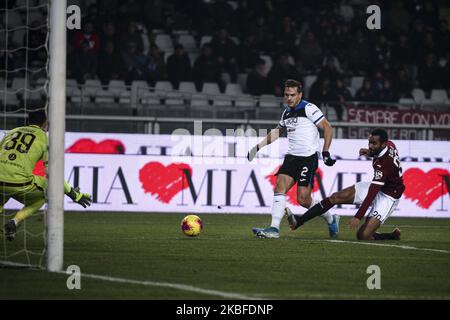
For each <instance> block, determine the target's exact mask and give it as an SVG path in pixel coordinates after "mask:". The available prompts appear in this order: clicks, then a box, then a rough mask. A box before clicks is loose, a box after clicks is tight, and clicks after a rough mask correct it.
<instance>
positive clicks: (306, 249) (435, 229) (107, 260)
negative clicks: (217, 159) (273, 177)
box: [0, 213, 450, 299]
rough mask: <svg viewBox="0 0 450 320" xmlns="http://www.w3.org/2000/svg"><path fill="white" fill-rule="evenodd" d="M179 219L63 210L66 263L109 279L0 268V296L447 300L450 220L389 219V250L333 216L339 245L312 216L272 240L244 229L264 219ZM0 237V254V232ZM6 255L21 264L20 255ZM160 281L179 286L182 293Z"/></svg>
mask: <svg viewBox="0 0 450 320" xmlns="http://www.w3.org/2000/svg"><path fill="white" fill-rule="evenodd" d="M182 217H183V215H180V214H140V213H126V214H125V213H124V214H119V213H66V215H65V245H64V250H65V251H64V266H65V268H67V266H69V265H78V266H79V267H80V268H81V272H82V274H91V275H99V276H107V277H111V279H110V280H111V281H104V280H100V279H93V278H88V277H82V278H81V290H68V289H67V286H66V281H67V277H68V276H67V275H65V274H55V273H48V272H45V271H41V270H30V269H28V268H20V267H5V266H0V299H223V298H227V297H229V298H231V299H234V298H236V297H241V296H243V297H249V298H265V299H450V220H449V219H445V220H444V219H398V218H391V219H389V220H388V221H387V223H386V224H387V225H386V226H383V227H382V231H384V232H390V231H391V230H392V229H393V228H394V226H399V227H400V228H401V230H402V240H401V241H385V242H377V243H383V244H386V245H394V247H391V246H371V245H365V244H361V243H355V242H356V240H355V234H354V232H353V231H350V230H349V229H348V228H347V227H346V226H345V222H346V221H348V218H342V219H341V235H340V240H343V242H329V241H327V240H328V231H327V228H326V224H325V222H324V221H323V220H322V219H320V218H319V219H316V220H314V221H311V223H309V224H307V225H306V226H304V227H302V229H301V230H297V231H290V230H289V228H288V226H287V223H286V222H285V221H284V222H283V225H282V233H281V238H280V239H257V238H255V236H254V235H253V234H252V232H251V228H252V227H253V226H265V225H267V223H269V222H270V217H269V216H267V215H226V214H224V215H207V214H205V215H201V218H202V219H203V222H204V231H203V233H202V234H201V235H200V237H198V238H188V237H186V236H184V235H183V234H182V233H181V231H180V227H179V224H180V221H181V219H182ZM40 228H42V217H39V216H37V217H32V218H31V219H30V220H29V221H28V225H27V229H28V230H30V231H32V232H36V233H37V232H38V231H39V229H40ZM22 232H23V228H22ZM0 241H1V243H2V247H3V248H2V249H0V250H2V251H0V252H1V253H2V254H4V250H5V247H4V245H3V244H5V243H6V242H4V241H3V235H0ZM23 241H24V240H23V234H22V233H19V235H18V238H17V239H16V240H15V241H14V242H12V243H6V249H7V250H8V254H10V253H11V252H14V251H17V250H20V249H21V248H22V247H23ZM42 242H43V241H42V238H41V237H35V238H29V237H27V248H28V249H32V250H36V251H39V250H40V248H41V246H42ZM400 246H401V247H400ZM408 247H413V248H409V249H408ZM414 248H417V249H419V250H416V249H414ZM422 249H439V250H442V251H428V250H422ZM0 260H4V259H3V257H1V258H0ZM14 260H15V261H20V262H24V261H25V259H24V254H19V255H18V256H16V257H15V258H14ZM31 262H32V263H37V262H38V258H37V257H34V256H33V257H32V261H31ZM370 265H377V266H379V267H380V269H381V289H380V290H369V289H368V288H367V286H366V282H367V278H368V277H369V276H370V274H367V272H366V271H367V267H368V266H370ZM117 278H121V279H128V280H134V281H137V282H135V283H127V282H125V283H121V282H117ZM144 281H147V282H148V283H147V285H144V284H143V282H144ZM161 283H171V284H178V285H188V286H190V287H189V289H188V290H191V291H185V290H180V289H177V288H178V287H177V288H169V287H167V286H166V285H164V284H163V286H158V285H160V284H161ZM193 288H194V289H193ZM197 289H199V290H200V291H198V290H197ZM202 289H203V290H214V292H213V293H209V292H206V291H201V290H202ZM217 292H218V293H217ZM227 294H235V295H236V296H227Z"/></svg>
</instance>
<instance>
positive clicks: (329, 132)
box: [317, 119, 336, 166]
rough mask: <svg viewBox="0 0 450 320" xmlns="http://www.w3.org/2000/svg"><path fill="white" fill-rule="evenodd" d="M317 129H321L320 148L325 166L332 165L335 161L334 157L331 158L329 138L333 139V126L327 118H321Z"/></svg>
mask: <svg viewBox="0 0 450 320" xmlns="http://www.w3.org/2000/svg"><path fill="white" fill-rule="evenodd" d="M317 127H318V128H319V129H322V130H323V140H324V143H323V148H322V157H323V161H324V163H325V164H326V165H327V166H332V165H334V164H335V163H336V159H332V158H331V155H330V151H329V149H330V146H331V140H333V127H332V126H331V124H330V123H329V122H328V120H327V119H323V120H322V121H320V122H319V123H318V124H317Z"/></svg>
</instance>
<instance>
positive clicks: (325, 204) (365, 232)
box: [285, 129, 405, 240]
mask: <svg viewBox="0 0 450 320" xmlns="http://www.w3.org/2000/svg"><path fill="white" fill-rule="evenodd" d="M359 154H360V155H366V156H369V157H373V163H372V166H373V169H374V177H373V180H372V181H371V182H358V183H356V184H355V185H353V186H351V187H348V188H345V189H343V190H341V191H339V192H335V193H333V194H332V195H331V197H328V198H325V199H324V200H322V201H321V202H320V203H319V204H317V205H315V206H314V207H312V208H311V209H309V210H308V211H307V212H306V213H305V214H304V215H294V214H292V212H291V211H290V210H289V208H286V210H285V213H286V216H287V218H288V222H289V226H290V227H291V229H292V230H295V229H297V228H298V227H300V226H301V225H303V224H304V223H305V222H306V221H309V220H311V219H312V218H314V217H316V216H318V215H321V214H322V213H323V212H326V211H328V210H330V209H331V208H332V207H333V206H335V205H337V204H360V205H361V206H360V207H359V209H358V211H357V212H356V214H355V216H354V217H353V218H352V219H351V220H350V221H349V222H348V223H347V224H349V225H350V228H352V229H356V228H358V226H359V224H360V222H361V219H362V217H364V215H365V214H366V211H367V209H368V208H369V206H370V205H372V210H371V211H370V213H369V215H368V217H367V218H366V221H365V222H364V224H363V225H362V226H361V228H359V230H358V233H357V235H356V236H357V238H358V239H359V240H400V230H399V229H397V228H396V229H394V231H392V232H391V233H378V232H376V230H377V229H378V228H379V227H380V226H381V225H382V224H383V223H384V222H385V221H386V219H387V218H388V217H389V216H390V215H391V214H392V212H393V211H394V209H395V208H396V207H397V205H398V202H399V199H400V197H401V196H402V194H403V191H404V190H405V186H404V184H403V179H402V167H401V165H400V159H399V155H398V151H397V148H396V147H395V144H394V143H393V142H392V141H389V139H388V134H387V132H386V131H385V130H383V129H375V130H373V131H372V132H371V134H370V137H369V148H368V149H365V148H362V149H360V150H359Z"/></svg>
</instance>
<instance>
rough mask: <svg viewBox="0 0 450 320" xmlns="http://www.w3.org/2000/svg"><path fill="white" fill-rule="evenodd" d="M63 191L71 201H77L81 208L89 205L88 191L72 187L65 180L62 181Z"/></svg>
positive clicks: (89, 196) (90, 200)
mask: <svg viewBox="0 0 450 320" xmlns="http://www.w3.org/2000/svg"><path fill="white" fill-rule="evenodd" d="M64 193H65V194H66V195H67V196H68V197H69V198H70V199H72V201H73V202H76V203H78V204H79V205H80V206H82V207H83V208H86V207H89V206H90V205H91V202H92V199H91V195H90V194H88V193H82V192H80V188H78V187H76V188H72V187H71V186H70V184H69V183H68V182H67V181H64Z"/></svg>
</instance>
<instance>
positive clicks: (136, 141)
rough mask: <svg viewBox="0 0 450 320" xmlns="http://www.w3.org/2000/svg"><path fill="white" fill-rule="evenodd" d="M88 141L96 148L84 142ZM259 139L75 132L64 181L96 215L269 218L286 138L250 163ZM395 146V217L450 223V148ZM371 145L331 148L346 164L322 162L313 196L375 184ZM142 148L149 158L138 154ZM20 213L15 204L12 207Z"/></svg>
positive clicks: (291, 198)
mask: <svg viewBox="0 0 450 320" xmlns="http://www.w3.org/2000/svg"><path fill="white" fill-rule="evenodd" d="M86 139H88V140H91V141H90V142H88V143H86V141H87V140H86ZM259 140H260V138H255V137H253V138H245V137H238V138H236V137H205V136H179V137H174V136H164V135H161V136H156V135H120V134H117V135H106V134H88V133H77V134H75V133H72V134H67V136H66V157H65V161H66V162H65V177H66V180H68V181H69V182H70V184H72V185H75V186H76V185H79V186H80V188H81V190H83V191H84V192H88V193H91V194H92V196H93V200H94V202H93V204H92V206H91V207H89V208H88V210H92V211H124V212H131V211H140V212H181V213H186V214H187V213H240V214H247V213H256V214H270V212H271V206H272V201H273V189H274V186H275V181H276V177H275V176H274V174H275V173H276V172H277V170H278V168H279V166H280V165H281V163H282V156H283V152H285V151H284V150H285V147H286V141H285V139H280V141H279V142H277V143H275V144H274V145H273V146H270V148H265V149H263V150H261V152H260V153H261V154H258V158H256V159H255V160H254V161H253V162H248V161H247V159H246V157H245V155H246V153H247V150H248V148H249V147H250V146H252V145H254V143H256V142H257V141H259ZM396 144H397V148H398V150H399V152H400V156H401V159H402V160H403V161H402V163H401V165H402V168H403V178H404V183H405V185H406V190H405V193H404V195H403V197H402V199H401V201H400V204H399V206H398V209H397V210H396V211H395V213H394V215H393V216H397V217H407V216H408V217H409V216H411V217H447V218H448V217H450V192H449V190H450V159H449V154H448V150H449V149H450V148H449V146H450V145H449V143H446V142H433V141H396ZM83 145H84V146H83ZM87 145H91V147H92V146H94V147H95V146H99V145H100V146H101V148H103V149H100V151H102V152H97V153H100V154H91V153H95V152H96V151H95V150H93V149H90V150H87V149H86V150H83V148H86V146H87ZM230 145H231V146H232V147H230ZM366 145H367V141H366V140H334V141H333V144H332V148H331V151H332V154H334V155H336V156H337V157H338V158H340V159H339V160H338V161H337V162H336V164H335V165H334V166H333V167H327V166H325V165H323V162H322V160H320V161H319V170H318V172H317V174H316V177H315V181H314V189H313V195H314V197H315V198H316V199H318V200H320V199H322V198H324V197H327V196H330V195H331V194H332V193H333V192H336V191H339V190H341V189H343V188H345V187H348V186H351V185H353V184H354V183H356V182H358V181H370V180H372V177H373V169H372V163H371V161H370V160H368V159H366V158H365V157H359V156H358V150H359V148H361V147H366ZM118 146H119V147H118ZM143 146H145V148H146V150H147V154H145V153H144V154H142V152H139V150H142V147H143ZM77 148H78V149H77ZM150 150H151V152H150ZM162 150H164V151H162ZM97 151H98V150H97ZM149 153H152V154H149ZM153 153H154V154H153ZM179 154H182V155H179ZM205 154H210V155H209V156H206V155H205ZM41 169H42V168H41ZM38 171H39V168H37V169H36V173H37V174H39V172H38ZM40 173H41V174H43V171H42V170H41V171H40ZM296 193H297V190H296V186H294V187H293V188H292V189H291V190H290V191H289V193H288V198H287V200H288V205H289V206H290V207H291V208H292V209H293V211H294V212H297V213H303V212H305V209H303V208H302V207H301V206H299V204H298V203H297V200H296V199H297V196H296ZM65 201H66V203H65V209H66V210H86V209H83V208H81V207H80V206H78V205H77V204H75V203H72V202H71V201H70V199H69V198H68V197H66V198H65ZM19 207H20V204H18V203H15V202H9V203H8V205H7V206H6V208H19ZM356 210H357V208H356V206H354V205H344V206H341V207H335V208H333V209H332V211H333V212H335V213H338V214H341V215H353V214H355V212H356Z"/></svg>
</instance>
